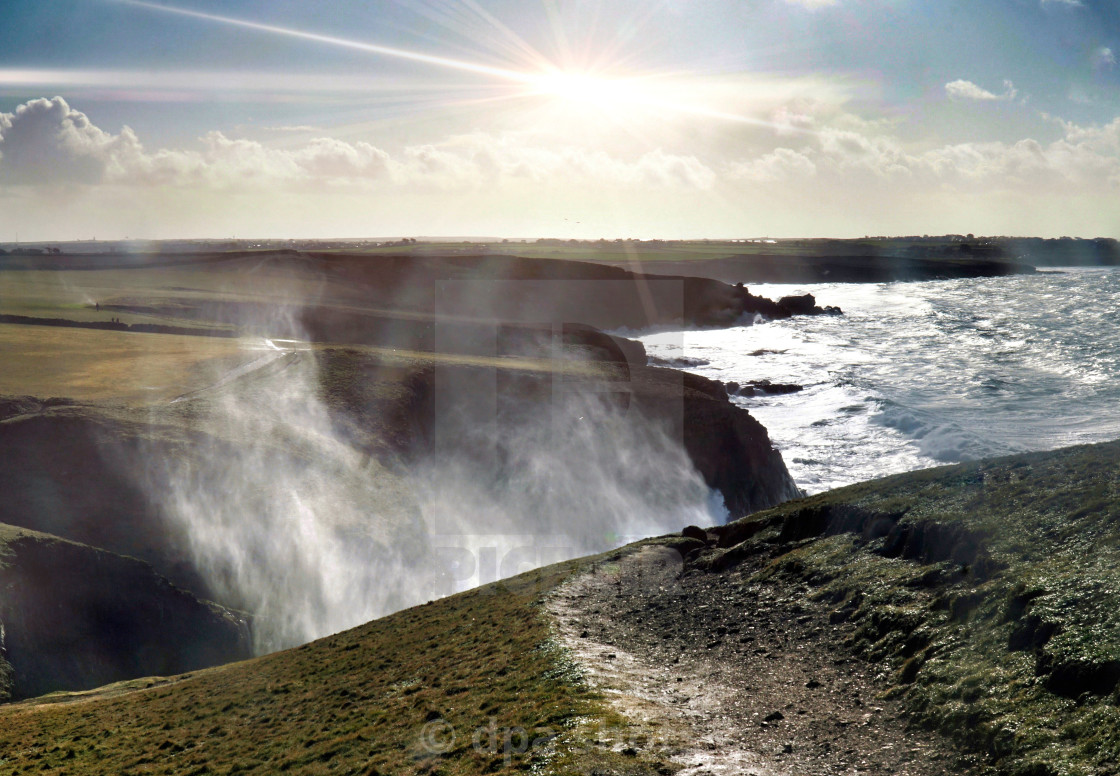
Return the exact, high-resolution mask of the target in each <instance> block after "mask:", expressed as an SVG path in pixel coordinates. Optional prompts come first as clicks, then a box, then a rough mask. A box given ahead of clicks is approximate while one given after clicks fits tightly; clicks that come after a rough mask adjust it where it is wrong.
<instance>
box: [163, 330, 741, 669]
mask: <svg viewBox="0 0 1120 776" xmlns="http://www.w3.org/2000/svg"><path fill="white" fill-rule="evenodd" d="M260 347H263V348H268V349H273V350H275V352H276V357H275V358H274V359H273V360H271V361H268V362H265V363H264V364H263V365H262V366H261V367H260V368H258V369H256V370H254V371H251V372H248V373H245V374H242V375H240V376H239V377H238V378H237V379H235V380H232V381H227V382H224V383H223V382H222V381H221V376H219V375H216V376H215V381H214V382H215V384H216V386H217V387H216V388H215V389H214V390H213V391H210V392H204V393H203V394H200V395H198V396H195V397H193V398H192V399H190V401H191V402H192V404H193V405H194V406H193V407H192V414H193V415H194V418H195V419H194V421H193V426H194V429H195V431H196V432H197V434H196V437H195V440H196V441H195V444H194V445H193V447H192V448H191V449H189V450H187V451H184V453H183V454H182V455H174V456H163V457H162V458H161V459H159V460H154V461H151V462H149V469H150V470H151V471H152V472H154V479H153V487H154V488H155V489H156V490H158V492H159V493H161V494H162V501H163V504H164V508H165V509H166V511H167V512H168V516H169V517H170V519H171V520H173V521H174V522H175V523H176V524H177V525H181V526H182V527H183V528H184V529H185V533H186V535H187V537H188V544H189V548H188V549H189V552H190V556H191V559H192V562H193V564H194V565H195V566H196V567H197V569H198V571H199V573H200V574H201V575H202V576H203V577H204V578H205V579H206V580H207V583H208V584H209V585H210V587H211V589H212V590H213V592H214V594H215V596H216V597H217V598H219V599H220V600H221V601H222V602H223V603H226V604H231V605H235V606H238V607H241V608H244V609H246V610H248V611H249V612H251V613H252V614H253V616H254V640H255V647H256V650H257V651H258V652H267V651H272V650H275V649H280V648H284V647H288V646H293V645H296V644H299V643H303V642H306V641H308V640H311V639H313V638H316V637H319V636H323V635H326V634H329V633H332V632H336V631H338V630H342V629H344V628H347V627H351V626H354V625H357V624H360V623H362V622H365V621H368V620H370V619H373V618H375V617H377V616H380V615H384V614H387V613H389V612H392V611H395V610H397V609H400V608H403V607H406V606H409V605H413V604H417V603H422V602H424V601H426V600H430V599H431V598H434V597H437V596H439V595H444V594H448V593H452V592H455V591H456V590H460V589H464V588H466V587H468V586H471V585H474V584H479V583H484V582H488V581H491V580H492V579H495V578H498V577H503V576H509V575H510V574H513V573H517V572H520V571H524V570H526V569H528V568H531V567H534V566H538V565H541V564H544V563H549V562H553V561H557V560H562V559H565V558H570V557H575V556H579V555H584V554H587V553H591V552H596V551H602V550H605V549H608V548H610V547H612V546H617V545H618V544H621V543H623V542H624V541H627V540H630V539H634V538H638V537H642V536H649V535H655V534H661V533H665V532H668V531H673V530H679V529H680V528H681V527H683V526H684V525H687V524H689V523H701V524H712V523H716V522H722V521H723V520H724V518H725V517H726V513H725V512H724V511H723V510H722V505H721V503H720V501H719V499H718V498H713V497H712V494H711V492H710V491H709V489H708V488H707V486H706V485H705V484H704V482H703V480H702V478H701V477H700V475H699V474H698V473H697V472H696V470H695V468H694V466H693V465H692V463H691V461H690V460H689V458H688V455H687V453H686V452H685V451H684V449H683V447H682V445H681V444H680V440H678V439H674V438H672V436H671V435H670V434H669V433H667V432H666V431H665V430H664V428H663V427H662V426H660V425H658V424H656V423H653V422H651V421H650V419H647V418H642V417H639V415H638V413H637V411H636V410H632V409H631V408H629V407H628V406H627V405H626V404H625V403H620V402H618V401H617V400H616V398H617V397H616V396H615V395H614V394H612V393H610V392H606V393H600V392H597V391H595V390H591V389H590V388H587V387H586V386H585V387H584V388H581V387H580V385H579V384H578V383H565V384H564V385H562V386H560V387H557V388H556V390H553V387H555V386H553V385H552V382H551V381H552V377H551V376H546V377H543V378H539V379H538V386H537V387H539V385H540V383H539V381H540V380H543V381H544V383H543V384H544V385H545V386H546V387H547V391H545V395H546V396H547V398H546V399H545V400H541V399H540V398H539V397H537V398H531V397H530V395H529V394H531V393H532V390H529V389H531V388H532V386H529V389H527V390H528V393H526V394H524V395H522V394H520V393H519V391H513V392H508V391H507V392H501V391H499V392H498V393H496V394H494V395H486V392H485V391H482V392H481V394H479V393H477V392H476V393H474V394H472V393H471V392H470V391H466V390H463V386H461V385H460V386H456V385H455V381H456V380H457V379H458V376H459V375H461V374H463V373H464V372H463V368H462V367H460V366H447V367H445V369H446V370H447V371H446V373H445V375H449V376H450V377H451V378H452V379H451V380H450V382H448V381H443V382H442V383H441V381H439V380H438V379H437V380H436V387H437V389H438V388H440V387H441V386H442V389H443V390H442V391H437V392H438V395H439V398H440V401H439V402H438V403H437V409H439V411H438V412H437V413H436V415H435V418H434V421H435V429H434V430H435V432H436V436H437V438H438V440H441V441H440V442H439V444H435V445H434V446H433V447H432V449H431V450H430V451H429V452H428V453H426V454H424V455H421V456H419V457H417V458H415V459H412V460H410V461H409V462H408V463H407V465H406V464H405V463H403V462H400V461H398V462H396V463H394V462H383V461H380V460H378V459H377V458H376V457H373V456H371V455H369V453H368V452H367V451H363V450H360V449H358V448H357V447H356V446H354V445H353V444H352V442H351V441H350V440H349V439H348V438H347V437H346V436H345V435H344V434H341V433H340V432H339V430H338V427H337V425H336V424H335V423H334V422H333V419H332V409H331V408H330V407H328V405H327V404H326V402H325V401H324V400H323V398H322V391H321V385H320V375H319V371H318V370H319V367H318V363H317V361H316V359H315V357H314V354H313V352H312V351H311V349H310V346H307V345H301V344H300V343H297V342H288V343H280V344H277V343H272V342H266V343H264V344H263V345H261V346H260ZM475 372H476V373H477V370H475ZM437 377H438V369H437ZM500 382H501V381H500V380H498V379H496V378H495V379H493V380H491V383H492V384H495V385H497V384H498V383H500ZM522 387H524V386H522ZM484 406H492V407H494V414H493V416H492V417H490V418H485V417H483V416H482V415H480V413H479V407H484ZM491 421H492V422H491Z"/></svg>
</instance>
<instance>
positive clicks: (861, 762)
mask: <svg viewBox="0 0 1120 776" xmlns="http://www.w3.org/2000/svg"><path fill="white" fill-rule="evenodd" d="M615 557H616V559H615V560H614V562H610V563H607V564H604V565H601V566H599V567H597V568H596V569H595V570H594V571H593V572H591V573H587V574H583V575H581V576H578V577H575V578H573V579H572V580H570V581H569V582H567V583H566V584H564V585H563V586H561V587H560V588H559V589H558V590H557V591H556V593H555V594H554V595H553V596H552V598H551V599H550V610H551V612H552V614H553V615H554V617H555V620H556V623H557V628H558V631H559V636H560V640H561V641H562V643H563V644H564V645H565V646H566V647H567V648H568V649H570V650H571V652H572V653H573V655H574V656H575V658H576V661H577V663H578V664H579V665H580V666H581V667H582V668H583V671H584V675H585V677H586V679H587V680H588V681H589V682H590V683H591V684H592V685H593V686H595V687H597V688H599V689H600V690H602V691H603V692H604V693H605V694H606V695H607V697H608V698H610V699H611V702H612V704H613V705H614V706H615V708H616V710H617V711H619V712H621V713H622V714H623V715H625V716H626V717H628V718H629V719H630V720H631V721H632V722H634V723H635V725H636V730H637V731H639V732H636V733H635V732H633V731H631V732H629V733H627V734H626V736H624V737H622V738H616V739H615V740H613V741H608V742H607V743H608V744H610V745H612V746H614V747H615V748H616V749H622V750H623V751H624V752H625V751H627V750H632V751H631V752H630V753H632V754H634V755H635V757H637V756H641V757H642V759H646V758H652V759H653V760H654V761H655V762H656V761H659V760H660V761H663V763H664V765H663V767H662V768H661V769H660V770H661V771H662V772H664V773H672V772H677V773H680V774H684V775H687V776H708V775H711V776H715V775H717V774H719V775H722V774H754V775H756V776H763V775H765V776H770V775H771V774H774V775H777V774H892V775H894V776H932V775H933V774H947V773H952V774H968V773H972V772H974V763H973V762H970V761H969V759H968V758H966V757H961V756H960V755H959V753H958V752H957V751H956V750H955V749H954V748H953V747H952V745H951V744H949V743H948V742H946V741H945V740H943V739H941V738H939V737H937V736H936V735H934V734H931V733H929V732H927V731H925V730H921V729H917V728H916V727H914V726H911V725H910V724H908V719H907V716H906V714H905V712H904V711H903V709H902V707H901V706H900V705H899V704H898V703H897V702H895V701H890V700H885V699H883V698H882V697H881V693H882V691H883V690H884V689H885V682H884V676H883V675H881V674H880V672H879V671H877V668H876V666H874V665H869V664H867V663H865V662H862V661H859V660H856V659H853V658H850V657H848V656H845V655H844V654H843V653H842V652H841V650H840V649H839V644H840V643H841V642H842V641H843V640H844V639H845V638H846V637H847V636H848V635H849V634H848V633H847V631H848V629H850V628H851V627H852V626H850V625H846V624H839V625H833V624H830V623H829V619H828V611H827V608H826V606H825V605H824V604H822V603H818V602H814V601H812V600H810V599H809V598H808V596H807V592H808V589H807V588H789V587H786V586H782V585H778V584H775V583H772V582H759V581H756V580H754V579H752V577H753V576H754V574H755V572H757V571H758V570H759V569H758V568H756V567H755V565H754V563H752V562H747V563H744V564H742V565H740V566H738V567H736V568H735V569H732V570H730V571H726V572H723V573H705V572H700V571H696V570H685V568H684V564H683V561H682V559H681V556H680V554H679V553H677V551H676V550H674V549H671V548H669V547H664V546H647V547H645V548H643V549H641V550H640V551H638V552H634V553H631V554H628V555H625V556H615ZM761 562H763V561H758V563H761ZM643 750H644V751H643Z"/></svg>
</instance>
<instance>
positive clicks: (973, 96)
mask: <svg viewBox="0 0 1120 776" xmlns="http://www.w3.org/2000/svg"><path fill="white" fill-rule="evenodd" d="M1003 89H1004V90H1003V94H996V93H994V92H990V91H988V90H987V89H985V88H984V87H982V86H979V85H977V84H975V83H973V82H972V81H966V80H965V79H963V78H958V79H957V80H956V81H950V82H949V83H947V84H945V93H946V94H948V95H949V97H950V98H951V99H954V100H1014V99H1015V97H1016V95H1018V94H1019V90H1018V89H1016V88H1015V84H1013V83H1012V82H1011V81H1004V82H1003Z"/></svg>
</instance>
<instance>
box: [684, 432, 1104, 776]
mask: <svg viewBox="0 0 1120 776" xmlns="http://www.w3.org/2000/svg"><path fill="white" fill-rule="evenodd" d="M1118 459H1120V443H1110V444H1105V445H1097V446H1087V447H1075V448H1068V449H1064V450H1059V451H1056V452H1052V453H1039V454H1031V455H1024V456H1016V457H1012V458H1005V459H997V460H992V461H986V462H979V463H970V464H962V465H958V466H952V467H945V468H939V469H933V470H928V471H922V472H915V473H911V474H905V475H899V476H895V477H890V478H887V479H883V480H878V481H874V482H869V483H862V484H859V485H855V486H852V487H848V488H843V489H840V490H836V491H832V492H829V493H825V494H821V495H818V496H815V497H812V498H809V499H804V500H800V501H796V502H790V503H788V504H785V505H783V506H781V507H778V508H777V509H775V510H771V511H769V512H765V513H759V514H756V515H753V516H752V517H751V518H749V519H748V520H745V521H742V522H740V523H738V524H733V526H732V527H730V528H728V529H725V535H724V539H723V540H722V541H721V544H723V545H725V546H724V547H723V548H721V549H717V550H714V551H711V552H709V553H708V554H707V555H706V556H705V557H704V558H703V560H701V561H700V565H701V566H706V567H709V568H718V567H721V566H726V565H729V564H733V563H734V561H735V558H736V556H740V557H741V556H743V555H748V554H753V553H756V552H765V553H770V554H772V555H773V556H774V560H773V561H772V563H771V564H770V567H769V572H768V573H770V574H773V575H775V576H777V577H779V578H780V577H783V576H787V577H795V578H798V579H802V580H806V581H809V582H810V583H811V584H812V585H814V586H815V587H816V589H817V591H818V592H817V595H819V596H821V597H822V598H823V599H825V600H828V601H831V602H832V603H833V604H834V605H835V610H834V613H833V618H834V620H835V621H841V620H854V621H855V622H856V623H857V624H858V626H859V627H858V630H857V635H856V637H855V638H854V639H853V640H852V641H851V642H850V643H848V644H847V645H846V646H847V648H849V649H851V650H852V651H854V652H855V653H857V654H859V655H860V656H862V657H864V658H866V659H868V660H870V661H873V662H876V663H878V664H880V665H881V667H882V671H883V673H884V677H885V679H886V680H887V681H888V684H889V686H890V687H891V688H892V689H891V690H890V692H891V693H893V694H896V695H899V696H902V697H904V698H905V699H906V700H907V701H908V703H909V705H910V707H911V708H912V709H913V711H914V712H915V713H916V714H917V716H918V717H919V718H920V719H922V720H923V721H924V722H925V723H926V724H929V725H931V726H934V727H937V728H940V729H941V730H943V731H944V732H945V733H947V734H949V735H950V736H952V737H954V738H956V739H957V740H958V741H959V742H960V743H961V744H962V745H963V746H965V747H967V748H971V749H974V750H977V751H981V752H985V753H987V754H988V755H989V756H990V757H991V759H992V760H993V762H995V763H996V766H997V768H998V771H999V772H1000V773H1013V774H1032V775H1038V774H1086V775H1088V774H1106V773H1117V772H1120V771H1118V769H1117V765H1116V763H1117V762H1118V761H1120V541H1118V539H1120V466H1118V465H1117V463H1116V461H1117V460H1118ZM900 515H901V519H900V518H899V516H900ZM896 521H897V522H896ZM892 526H893V527H892ZM852 529H855V531H854V532H853V530H852ZM752 532H753V536H749V538H746V541H745V542H743V543H742V544H739V545H738V546H733V547H727V546H726V545H733V544H734V543H735V542H736V541H737V540H739V539H742V538H745V537H748V535H750V534H752Z"/></svg>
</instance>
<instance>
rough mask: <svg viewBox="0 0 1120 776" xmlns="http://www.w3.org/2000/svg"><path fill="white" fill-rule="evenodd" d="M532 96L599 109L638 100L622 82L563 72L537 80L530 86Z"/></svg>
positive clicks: (615, 79) (542, 76)
mask: <svg viewBox="0 0 1120 776" xmlns="http://www.w3.org/2000/svg"><path fill="white" fill-rule="evenodd" d="M533 91H534V93H535V94H539V95H543V96H546V97H554V98H557V99H560V100H564V101H568V102H576V103H586V104H592V105H598V106H608V105H617V104H618V103H619V102H631V101H633V100H634V99H635V97H636V96H637V95H636V93H635V92H634V90H633V89H632V88H631V87H629V86H628V84H627V83H626V82H625V81H623V80H622V79H617V78H603V77H600V76H596V75H592V74H590V73H580V72H566V71H562V70H558V71H554V72H550V73H546V74H544V75H541V76H538V77H537V78H535V79H534V82H533Z"/></svg>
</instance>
